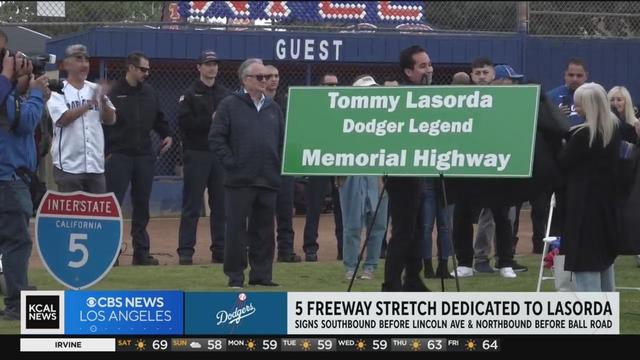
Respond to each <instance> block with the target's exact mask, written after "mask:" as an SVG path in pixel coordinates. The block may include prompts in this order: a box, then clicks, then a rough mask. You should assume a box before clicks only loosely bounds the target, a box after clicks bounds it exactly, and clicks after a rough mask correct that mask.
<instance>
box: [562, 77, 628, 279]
mask: <svg viewBox="0 0 640 360" xmlns="http://www.w3.org/2000/svg"><path fill="white" fill-rule="evenodd" d="M574 103H575V106H576V112H577V113H578V114H580V115H581V116H582V117H583V118H584V119H585V122H584V123H583V124H580V125H578V126H575V127H574V128H573V129H572V131H571V137H570V139H569V140H568V142H567V145H566V146H565V148H564V149H563V150H562V152H561V154H560V156H559V161H560V166H561V168H562V170H563V172H564V175H565V177H566V191H565V193H564V197H565V198H564V203H565V204H566V207H565V214H564V217H563V218H564V222H563V225H562V248H561V252H562V253H564V254H565V255H566V258H565V266H564V267H565V270H567V271H572V272H574V273H575V279H576V291H614V290H615V281H614V271H613V263H614V261H615V258H616V250H615V240H616V234H617V217H616V192H615V189H616V186H615V185H616V176H617V165H616V164H617V161H616V160H617V158H618V152H619V148H620V141H621V137H620V131H619V121H618V119H617V118H616V116H615V115H614V114H613V113H612V112H611V110H610V105H609V101H608V99H607V93H606V91H605V89H604V88H603V87H602V86H601V85H599V84H596V83H587V84H584V85H582V86H580V87H579V88H578V89H577V90H576V91H575V93H574Z"/></svg>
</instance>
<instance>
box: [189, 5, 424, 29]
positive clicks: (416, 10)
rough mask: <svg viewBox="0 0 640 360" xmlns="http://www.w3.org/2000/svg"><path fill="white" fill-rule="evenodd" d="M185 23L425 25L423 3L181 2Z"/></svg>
mask: <svg viewBox="0 0 640 360" xmlns="http://www.w3.org/2000/svg"><path fill="white" fill-rule="evenodd" d="M178 9H179V14H180V17H181V18H182V19H186V20H187V21H200V22H212V21H213V19H220V18H227V19H245V20H276V21H280V20H289V21H298V22H316V23H317V22H322V21H332V22H334V21H338V22H344V23H348V24H358V23H370V24H379V23H386V24H406V23H413V24H425V23H426V19H425V16H424V2H423V1H180V2H179V6H178Z"/></svg>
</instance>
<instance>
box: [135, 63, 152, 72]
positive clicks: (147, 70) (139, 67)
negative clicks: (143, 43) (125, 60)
mask: <svg viewBox="0 0 640 360" xmlns="http://www.w3.org/2000/svg"><path fill="white" fill-rule="evenodd" d="M133 66H135V67H137V68H138V69H140V71H142V72H143V73H148V72H149V68H148V67H143V66H136V65H133Z"/></svg>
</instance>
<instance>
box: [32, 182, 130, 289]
mask: <svg viewBox="0 0 640 360" xmlns="http://www.w3.org/2000/svg"><path fill="white" fill-rule="evenodd" d="M121 239H122V212H121V210H120V205H119V204H118V201H117V200H116V197H115V195H114V194H113V193H109V194H100V195H95V194H89V193H85V192H81V191H76V192H73V193H67V194H63V193H58V192H54V191H48V192H47V194H46V195H45V196H44V198H43V200H42V203H41V204H40V208H39V209H38V214H37V216H36V243H37V244H38V253H39V254H40V258H41V259H42V262H43V263H44V265H45V267H46V268H47V270H48V271H49V273H50V274H51V275H52V276H53V277H54V278H55V279H56V280H58V282H60V283H61V284H63V285H65V286H67V287H68V288H71V289H76V290H78V289H84V288H88V287H89V286H91V285H93V284H95V283H97V282H98V281H100V279H102V278H103V277H104V276H105V275H106V274H107V272H108V271H109V269H111V267H112V266H113V264H114V263H115V261H116V259H117V257H118V254H119V253H120V242H121Z"/></svg>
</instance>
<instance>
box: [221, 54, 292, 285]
mask: <svg viewBox="0 0 640 360" xmlns="http://www.w3.org/2000/svg"><path fill="white" fill-rule="evenodd" d="M238 76H239V78H240V82H241V84H242V87H243V89H242V90H240V91H239V92H238V93H235V94H233V95H231V96H228V97H226V98H225V99H224V100H222V101H221V102H220V105H219V106H218V110H217V111H216V113H215V116H214V119H213V123H212V124H211V130H210V133H209V146H210V147H211V149H212V150H213V151H214V152H215V153H216V155H217V156H218V158H219V159H220V162H222V166H224V170H225V172H224V173H225V174H224V175H225V179H224V185H225V194H224V198H225V212H226V214H227V227H226V234H225V246H224V273H225V274H226V275H227V276H228V277H229V287H231V288H242V287H243V286H244V270H245V269H246V268H247V246H248V247H249V263H250V264H251V271H250V272H249V285H262V286H278V284H276V283H274V282H273V281H272V271H273V253H274V247H275V239H274V236H273V226H274V224H273V221H274V214H275V208H276V195H277V193H278V189H279V188H280V184H281V178H280V164H281V154H282V144H283V140H284V116H283V115H282V110H281V109H280V106H278V104H276V103H275V102H274V101H273V99H271V98H270V97H266V96H264V91H265V88H266V84H267V78H268V76H267V72H266V69H265V66H264V65H263V64H262V60H260V59H247V60H245V61H244V62H243V63H242V64H241V65H240V68H239V69H238Z"/></svg>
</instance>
